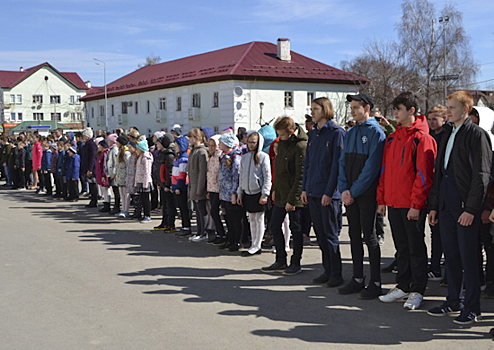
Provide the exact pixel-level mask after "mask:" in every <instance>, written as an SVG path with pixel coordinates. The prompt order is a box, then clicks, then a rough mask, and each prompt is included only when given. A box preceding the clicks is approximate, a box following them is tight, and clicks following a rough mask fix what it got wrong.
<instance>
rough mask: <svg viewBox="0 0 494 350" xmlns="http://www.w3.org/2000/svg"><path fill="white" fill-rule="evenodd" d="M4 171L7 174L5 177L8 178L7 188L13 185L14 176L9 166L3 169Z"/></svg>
mask: <svg viewBox="0 0 494 350" xmlns="http://www.w3.org/2000/svg"><path fill="white" fill-rule="evenodd" d="M3 171H4V172H5V177H6V178H7V183H6V184H7V186H10V185H12V174H11V173H10V169H9V167H8V166H7V165H5V166H4V167H3Z"/></svg>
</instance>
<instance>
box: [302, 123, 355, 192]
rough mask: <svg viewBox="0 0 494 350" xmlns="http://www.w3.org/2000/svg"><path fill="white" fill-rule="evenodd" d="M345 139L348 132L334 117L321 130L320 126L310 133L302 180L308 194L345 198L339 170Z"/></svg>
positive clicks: (303, 187)
mask: <svg viewBox="0 0 494 350" xmlns="http://www.w3.org/2000/svg"><path fill="white" fill-rule="evenodd" d="M344 139H345V131H344V130H343V129H342V128H341V127H339V126H338V125H336V124H335V123H334V122H333V121H332V120H328V121H327V122H326V124H324V126H323V127H322V128H321V129H319V128H318V127H317V125H316V127H315V128H314V129H313V130H312V131H311V132H310V133H309V141H308V142H307V151H306V152H305V160H304V178H303V181H302V191H305V192H306V193H307V196H309V197H315V198H322V196H323V195H326V196H329V197H331V198H332V199H341V193H340V191H339V190H338V171H339V161H340V154H341V150H342V149H343V141H344Z"/></svg>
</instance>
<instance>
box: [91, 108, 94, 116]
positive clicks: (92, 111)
mask: <svg viewBox="0 0 494 350" xmlns="http://www.w3.org/2000/svg"><path fill="white" fill-rule="evenodd" d="M91 118H94V107H91Z"/></svg>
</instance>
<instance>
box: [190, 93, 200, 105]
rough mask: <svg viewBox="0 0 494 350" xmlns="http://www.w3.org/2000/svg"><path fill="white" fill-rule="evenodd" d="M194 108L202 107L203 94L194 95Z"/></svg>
mask: <svg viewBox="0 0 494 350" xmlns="http://www.w3.org/2000/svg"><path fill="white" fill-rule="evenodd" d="M192 107H197V108H200V107H201V94H192Z"/></svg>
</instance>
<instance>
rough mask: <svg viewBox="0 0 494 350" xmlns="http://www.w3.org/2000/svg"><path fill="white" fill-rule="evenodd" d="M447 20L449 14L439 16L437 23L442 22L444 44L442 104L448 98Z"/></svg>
mask: <svg viewBox="0 0 494 350" xmlns="http://www.w3.org/2000/svg"><path fill="white" fill-rule="evenodd" d="M448 22H449V16H444V17H439V23H442V24H443V46H444V53H443V55H444V57H443V78H444V80H443V82H444V105H446V103H447V98H448V87H447V83H446V81H447V80H446V23H448Z"/></svg>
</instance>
